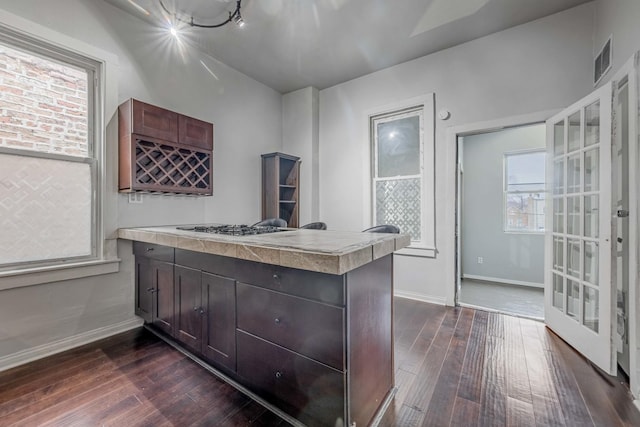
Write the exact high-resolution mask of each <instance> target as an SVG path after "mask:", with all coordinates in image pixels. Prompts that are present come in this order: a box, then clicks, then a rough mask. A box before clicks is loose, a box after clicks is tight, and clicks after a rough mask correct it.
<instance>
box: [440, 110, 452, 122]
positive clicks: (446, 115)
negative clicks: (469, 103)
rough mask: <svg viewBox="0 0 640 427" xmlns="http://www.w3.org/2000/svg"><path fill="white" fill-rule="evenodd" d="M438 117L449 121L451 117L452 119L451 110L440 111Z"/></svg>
mask: <svg viewBox="0 0 640 427" xmlns="http://www.w3.org/2000/svg"><path fill="white" fill-rule="evenodd" d="M438 117H439V118H440V120H447V119H448V118H449V117H451V113H450V112H449V110H445V109H442V110H440V111H438Z"/></svg>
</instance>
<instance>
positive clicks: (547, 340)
mask: <svg viewBox="0 0 640 427" xmlns="http://www.w3.org/2000/svg"><path fill="white" fill-rule="evenodd" d="M522 322H531V321H530V320H524V319H523V320H522ZM535 326H536V328H537V330H538V336H539V337H540V340H541V343H542V345H543V348H546V349H548V350H547V351H545V356H546V358H547V366H549V367H550V374H551V380H552V382H553V384H554V387H555V389H556V395H557V396H558V399H559V404H560V407H561V408H562V412H563V414H564V420H565V424H566V425H568V426H591V425H593V419H592V418H591V415H590V413H589V410H588V409H587V405H586V403H585V401H584V398H583V396H582V393H581V392H580V387H579V386H578V383H577V381H576V378H575V376H574V375H573V371H572V370H571V367H570V366H569V365H568V364H567V362H566V361H565V359H564V358H563V357H562V355H561V354H560V349H559V348H558V344H557V343H554V342H553V341H552V339H551V333H550V332H549V330H547V329H546V328H545V327H543V326H542V325H541V324H539V323H537V322H536V325H535ZM563 344H564V343H563Z"/></svg>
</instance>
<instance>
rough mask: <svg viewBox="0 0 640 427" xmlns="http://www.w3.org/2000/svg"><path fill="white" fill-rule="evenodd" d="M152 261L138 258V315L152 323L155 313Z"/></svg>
mask: <svg viewBox="0 0 640 427" xmlns="http://www.w3.org/2000/svg"><path fill="white" fill-rule="evenodd" d="M152 268H153V267H152V266H151V260H150V259H149V258H145V257H136V310H135V311H136V314H137V315H138V316H140V317H142V318H143V319H144V321H145V322H151V319H152V311H153V292H154V290H155V287H154V286H153V270H152Z"/></svg>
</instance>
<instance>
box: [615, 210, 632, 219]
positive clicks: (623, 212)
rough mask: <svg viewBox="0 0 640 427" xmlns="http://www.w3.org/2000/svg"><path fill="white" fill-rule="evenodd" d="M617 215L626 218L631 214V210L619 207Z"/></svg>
mask: <svg viewBox="0 0 640 427" xmlns="http://www.w3.org/2000/svg"><path fill="white" fill-rule="evenodd" d="M616 215H617V217H618V218H626V217H628V216H629V211H628V210H625V209H618V212H616Z"/></svg>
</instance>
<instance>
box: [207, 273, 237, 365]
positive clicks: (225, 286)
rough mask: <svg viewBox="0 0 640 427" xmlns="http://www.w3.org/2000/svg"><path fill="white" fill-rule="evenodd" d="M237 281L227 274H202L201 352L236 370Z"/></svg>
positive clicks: (208, 358)
mask: <svg viewBox="0 0 640 427" xmlns="http://www.w3.org/2000/svg"><path fill="white" fill-rule="evenodd" d="M235 285H236V283H235V280H233V279H229V278H228V277H222V276H217V275H215V274H209V273H204V272H203V273H202V304H203V305H204V306H205V307H206V312H205V313H204V316H203V322H202V354H203V355H204V357H205V359H207V360H209V361H212V362H213V363H214V364H216V365H222V366H225V367H226V368H228V369H230V370H231V371H235V370H236V286H235Z"/></svg>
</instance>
